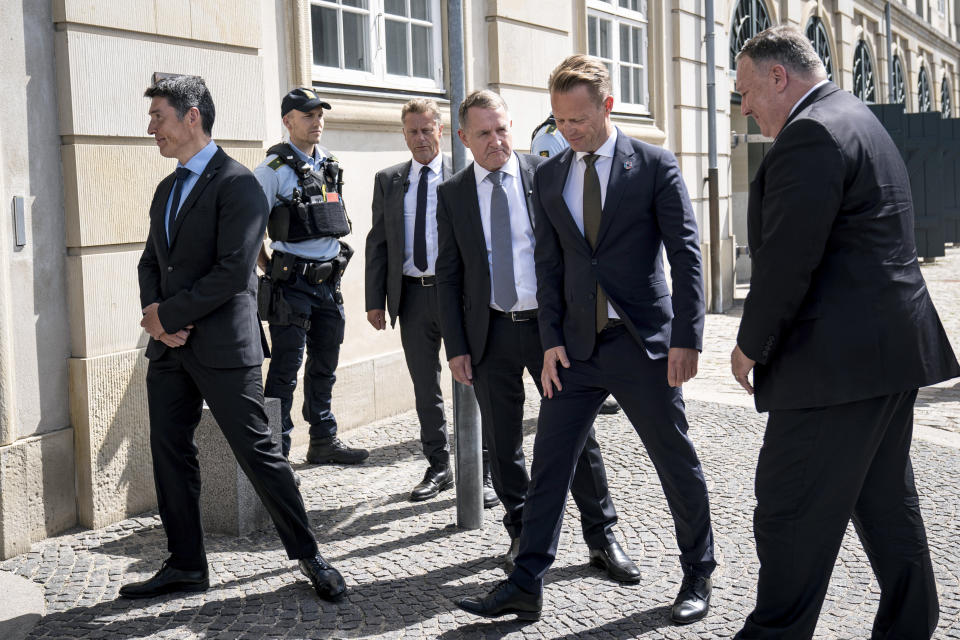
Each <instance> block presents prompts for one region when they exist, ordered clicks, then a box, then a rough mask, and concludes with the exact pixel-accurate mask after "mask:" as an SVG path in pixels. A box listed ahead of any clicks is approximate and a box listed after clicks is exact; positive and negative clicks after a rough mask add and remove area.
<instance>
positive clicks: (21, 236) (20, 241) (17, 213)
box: [13, 196, 27, 249]
mask: <svg viewBox="0 0 960 640" xmlns="http://www.w3.org/2000/svg"><path fill="white" fill-rule="evenodd" d="M13 231H14V243H15V244H16V247H17V248H18V249H19V248H21V247H23V246H24V245H26V244H27V224H26V221H25V220H24V214H23V196H15V197H14V198H13Z"/></svg>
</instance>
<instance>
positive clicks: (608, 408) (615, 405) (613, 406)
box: [600, 396, 620, 416]
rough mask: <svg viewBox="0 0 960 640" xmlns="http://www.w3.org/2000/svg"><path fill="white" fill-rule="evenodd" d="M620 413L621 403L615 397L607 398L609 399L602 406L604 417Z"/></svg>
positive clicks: (601, 411)
mask: <svg viewBox="0 0 960 640" xmlns="http://www.w3.org/2000/svg"><path fill="white" fill-rule="evenodd" d="M619 411H620V403H619V402H617V401H616V399H615V398H614V397H613V396H607V399H606V400H604V401H603V404H602V405H600V413H602V414H604V415H608V416H609V415H613V414H614V413H618V412H619Z"/></svg>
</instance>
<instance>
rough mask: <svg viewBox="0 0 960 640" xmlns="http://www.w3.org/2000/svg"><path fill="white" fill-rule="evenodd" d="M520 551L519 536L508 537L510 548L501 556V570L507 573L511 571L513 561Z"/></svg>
mask: <svg viewBox="0 0 960 640" xmlns="http://www.w3.org/2000/svg"><path fill="white" fill-rule="evenodd" d="M519 552H520V538H510V548H509V549H507V553H506V554H504V556H503V570H504V571H506V572H507V573H508V574H510V573H513V561H514V560H516V559H517V554H518V553H519Z"/></svg>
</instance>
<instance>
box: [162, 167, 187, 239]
mask: <svg viewBox="0 0 960 640" xmlns="http://www.w3.org/2000/svg"><path fill="white" fill-rule="evenodd" d="M176 174H177V179H176V180H174V181H173V197H172V198H170V216H169V218H168V220H167V245H169V244H170V243H171V242H173V223H174V222H176V221H177V211H179V210H180V195H181V194H182V193H183V183H184V182H186V181H187V178H189V177H190V169H187V168H186V167H177V171H176Z"/></svg>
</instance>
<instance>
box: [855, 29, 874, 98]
mask: <svg viewBox="0 0 960 640" xmlns="http://www.w3.org/2000/svg"><path fill="white" fill-rule="evenodd" d="M853 95H855V96H857V97H858V98H860V99H861V100H862V101H864V102H866V103H867V104H872V103H874V102H876V101H877V86H876V83H875V82H874V79H873V60H871V59H870V50H869V49H868V48H867V43H866V42H864V41H863V40H860V42H858V43H857V48H856V50H855V51H854V52H853Z"/></svg>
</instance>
